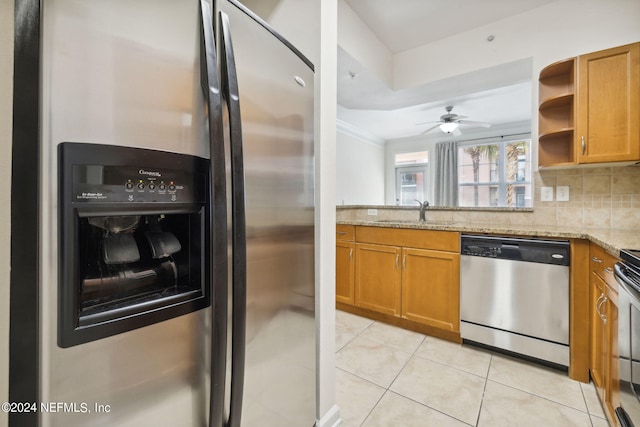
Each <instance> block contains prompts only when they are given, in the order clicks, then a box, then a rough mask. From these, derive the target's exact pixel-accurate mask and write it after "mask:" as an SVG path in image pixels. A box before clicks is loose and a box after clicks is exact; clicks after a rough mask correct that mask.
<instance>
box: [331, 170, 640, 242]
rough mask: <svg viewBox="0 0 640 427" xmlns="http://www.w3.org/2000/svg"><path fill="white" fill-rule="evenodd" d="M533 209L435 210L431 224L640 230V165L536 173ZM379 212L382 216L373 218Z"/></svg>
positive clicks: (356, 213) (407, 216)
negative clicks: (563, 192) (560, 191)
mask: <svg viewBox="0 0 640 427" xmlns="http://www.w3.org/2000/svg"><path fill="white" fill-rule="evenodd" d="M534 181H535V184H534V201H533V209H532V210H529V211H521V210H514V209H496V210H479V209H465V208H451V209H445V208H430V209H428V210H427V219H430V220H436V221H456V222H466V223H489V224H492V223H493V224H502V225H516V226H517V225H550V226H559V227H563V226H566V227H567V228H571V229H576V228H578V229H581V228H615V229H640V165H633V166H620V167H597V168H571V169H541V170H539V171H536V172H534ZM558 186H566V187H569V200H568V201H566V202H565V201H561V202H559V201H557V200H556V198H557V187H558ZM542 187H553V190H554V191H553V195H554V201H552V202H543V201H542V200H541V199H540V192H541V188H542ZM368 208H377V215H376V216H375V217H372V216H371V215H369V214H368ZM337 219H338V220H344V221H366V220H375V219H378V220H385V219H394V220H395V219H397V220H417V219H418V213H417V207H416V208H415V209H414V208H407V207H400V208H398V207H393V206H389V207H381V206H378V207H374V206H354V207H348V206H345V207H339V208H338V210H337Z"/></svg>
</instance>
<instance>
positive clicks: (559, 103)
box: [538, 92, 573, 111]
mask: <svg viewBox="0 0 640 427" xmlns="http://www.w3.org/2000/svg"><path fill="white" fill-rule="evenodd" d="M572 104H573V92H565V93H561V94H559V95H555V96H551V97H549V98H547V99H545V100H543V101H542V102H541V103H540V106H539V107H538V110H540V111H542V110H548V109H551V108H557V107H564V106H572Z"/></svg>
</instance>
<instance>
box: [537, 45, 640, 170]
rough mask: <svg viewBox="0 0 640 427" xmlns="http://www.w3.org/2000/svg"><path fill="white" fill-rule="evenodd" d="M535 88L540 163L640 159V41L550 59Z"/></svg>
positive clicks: (562, 163) (564, 164) (557, 164)
mask: <svg viewBox="0 0 640 427" xmlns="http://www.w3.org/2000/svg"><path fill="white" fill-rule="evenodd" d="M539 90H540V106H539V129H538V131H539V132H538V133H539V150H538V163H539V165H540V166H568V165H577V164H589V163H611V162H631V161H638V160H640V43H634V44H630V45H626V46H620V47H616V48H612V49H606V50H603V51H599V52H593V53H589V54H586V55H582V56H579V57H577V58H572V59H568V60H566V61H561V62H558V63H555V64H552V65H550V66H548V67H546V68H545V69H543V70H542V71H541V73H540V79H539Z"/></svg>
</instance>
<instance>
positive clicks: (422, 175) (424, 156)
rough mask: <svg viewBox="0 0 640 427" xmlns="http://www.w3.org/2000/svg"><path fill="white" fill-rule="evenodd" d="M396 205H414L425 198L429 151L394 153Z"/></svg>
mask: <svg viewBox="0 0 640 427" xmlns="http://www.w3.org/2000/svg"><path fill="white" fill-rule="evenodd" d="M395 165H396V205H400V206H414V205H417V203H416V200H420V201H424V200H427V188H428V186H427V180H428V177H429V153H428V152H427V151H419V152H415V153H402V154H396V155H395Z"/></svg>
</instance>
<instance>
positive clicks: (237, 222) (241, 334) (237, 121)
mask: <svg viewBox="0 0 640 427" xmlns="http://www.w3.org/2000/svg"><path fill="white" fill-rule="evenodd" d="M220 27H221V29H222V54H221V58H220V61H221V68H222V72H221V74H222V90H223V96H224V97H225V99H226V102H227V108H228V111H229V137H230V146H231V149H230V151H231V153H230V154H231V191H232V195H231V200H232V202H231V211H232V217H233V218H232V224H233V225H232V247H233V261H232V263H233V269H232V276H233V277H232V280H233V291H232V292H233V302H232V309H231V310H232V326H231V334H232V336H231V403H230V408H229V424H228V426H229V427H240V419H241V415H242V397H243V389H244V369H245V337H246V312H247V257H246V255H247V224H246V213H245V185H244V155H243V152H242V150H243V148H242V125H241V117H240V94H239V90H238V76H237V73H236V64H235V57H234V53H233V45H232V42H231V31H230V28H229V17H228V16H227V15H226V14H225V13H224V12H220Z"/></svg>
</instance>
